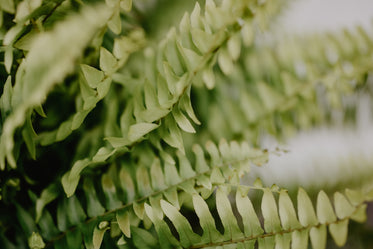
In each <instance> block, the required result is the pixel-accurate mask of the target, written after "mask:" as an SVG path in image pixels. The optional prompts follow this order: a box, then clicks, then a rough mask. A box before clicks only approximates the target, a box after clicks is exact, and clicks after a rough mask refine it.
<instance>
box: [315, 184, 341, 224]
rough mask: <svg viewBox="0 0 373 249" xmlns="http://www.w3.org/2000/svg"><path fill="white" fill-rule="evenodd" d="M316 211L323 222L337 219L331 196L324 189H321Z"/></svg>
mask: <svg viewBox="0 0 373 249" xmlns="http://www.w3.org/2000/svg"><path fill="white" fill-rule="evenodd" d="M316 212H317V217H318V220H319V221H320V223H321V224H328V223H333V222H335V221H336V220H337V217H336V216H335V213H334V210H333V207H332V204H331V203H330V200H329V197H328V196H327V195H326V194H325V192H324V191H320V192H319V194H318V196H317V205H316Z"/></svg>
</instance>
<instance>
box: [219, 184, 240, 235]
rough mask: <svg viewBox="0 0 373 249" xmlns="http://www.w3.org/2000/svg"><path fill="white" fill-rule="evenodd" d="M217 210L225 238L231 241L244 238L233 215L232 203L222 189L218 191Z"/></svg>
mask: <svg viewBox="0 0 373 249" xmlns="http://www.w3.org/2000/svg"><path fill="white" fill-rule="evenodd" d="M216 208H217V210H218V214H219V217H220V219H221V222H222V224H223V227H224V238H226V239H229V240H236V239H240V238H243V237H244V235H243V234H242V232H241V230H240V228H239V227H238V224H237V219H236V217H235V215H234V214H233V211H232V207H231V204H230V201H229V199H228V197H227V195H226V193H225V192H224V191H223V190H222V189H221V188H218V189H217V190H216Z"/></svg>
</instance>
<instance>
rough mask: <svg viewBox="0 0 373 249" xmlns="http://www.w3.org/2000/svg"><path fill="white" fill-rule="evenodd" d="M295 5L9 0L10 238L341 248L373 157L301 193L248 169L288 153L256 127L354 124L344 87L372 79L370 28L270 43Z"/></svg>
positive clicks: (5, 90)
mask: <svg viewBox="0 0 373 249" xmlns="http://www.w3.org/2000/svg"><path fill="white" fill-rule="evenodd" d="M286 6H287V2H285V1H255V0H250V1H247V0H221V1H214V0H206V1H185V2H183V3H181V2H175V3H174V2H173V1H168V0H162V1H143V0H139V1H135V2H133V3H132V1H131V0H107V1H105V2H104V3H98V2H97V1H94V2H90V1H74V0H66V1H55V0H53V1H52V0H51V1H49V0H48V1H29V0H24V1H6V0H5V1H2V2H1V3H0V13H1V14H2V15H1V16H2V20H3V22H2V23H1V26H0V30H1V32H0V33H1V36H0V37H1V39H2V44H3V46H2V48H1V49H0V51H1V53H2V54H3V57H2V58H3V66H2V69H1V71H0V73H1V75H2V82H4V83H3V84H2V86H3V87H2V93H1V97H0V110H1V122H0V127H1V141H0V169H1V172H0V198H1V199H0V201H1V206H0V210H1V212H0V217H1V222H0V247H1V248H10V249H12V248H32V249H37V248H38V249H39V248H56V249H57V248H94V249H98V248H268V249H269V248H290V247H291V248H308V247H309V246H311V247H312V248H326V246H327V240H328V237H330V238H332V239H333V240H334V242H335V244H336V245H337V246H343V245H344V244H345V243H346V241H347V235H348V227H349V223H350V221H356V222H360V223H361V222H364V221H365V220H366V218H367V216H366V209H367V205H368V202H371V201H372V200H373V192H372V191H373V186H372V184H371V177H372V174H371V173H370V172H366V177H364V179H363V180H361V181H359V182H356V181H355V179H356V178H354V177H351V179H349V178H348V176H346V177H344V178H343V179H342V178H341V179H340V181H339V182H340V184H339V185H338V186H341V187H339V188H338V189H333V190H330V189H328V186H325V187H323V188H318V189H315V190H314V189H304V186H294V187H295V189H296V191H295V193H293V192H292V191H293V189H285V188H281V186H280V187H279V186H277V185H276V184H273V185H272V186H263V184H262V182H261V180H260V178H258V179H257V180H255V181H253V182H248V183H247V182H246V183H244V182H243V181H242V180H241V179H242V177H243V176H250V173H251V167H252V165H255V166H261V165H263V164H265V163H266V162H267V161H268V155H269V154H280V156H281V154H282V152H284V151H281V150H280V149H277V150H275V151H268V150H266V149H257V148H255V147H260V139H261V137H262V135H263V134H272V135H274V136H276V137H277V138H278V139H286V138H288V137H290V136H292V135H294V134H296V133H297V132H298V131H301V130H305V129H308V128H311V127H315V126H317V125H319V124H333V123H335V120H334V118H333V115H334V113H335V112H336V111H339V112H341V111H342V112H344V113H345V114H344V115H345V116H344V117H343V120H344V121H345V122H355V115H354V110H355V108H356V106H355V103H348V104H346V103H345V102H344V100H345V99H346V98H347V97H349V96H353V95H357V94H359V93H360V92H362V91H364V92H368V93H369V91H370V90H369V81H368V80H367V78H368V75H370V73H371V71H372V65H371V63H370V60H371V57H372V50H371V47H372V46H371V45H372V38H371V36H370V34H369V32H367V31H366V30H364V29H362V28H359V27H358V28H356V29H355V30H353V31H347V30H344V31H342V32H340V33H335V34H320V35H317V36H316V35H314V36H311V35H310V36H308V37H303V38H301V37H294V38H291V39H288V40H285V41H276V42H274V43H273V44H272V43H270V44H268V43H260V36H261V33H262V32H267V31H268V30H269V31H270V23H271V21H273V20H274V19H275V18H276V16H277V15H278V13H280V12H281V10H282V9H284V8H286ZM167 7H175V9H172V11H168V12H174V13H168V12H167V17H169V18H170V19H171V17H172V18H174V19H172V21H170V20H168V22H167V25H165V24H164V22H163V21H162V19H163V18H165V17H163V16H162V15H163V13H164V12H163V11H162V12H161V11H154V10H164V9H166V8H167ZM153 8H154V9H153ZM186 10H187V11H186ZM174 24H175V25H174ZM258 36H259V37H258ZM201 144H205V146H201ZM351 167H353V166H351ZM367 169H369V168H367ZM367 171H368V170H367ZM337 181H338V180H337ZM342 181H344V182H342ZM302 187H303V188H302ZM327 231H329V234H330V236H328V232H327ZM309 242H310V243H309ZM308 244H310V245H308Z"/></svg>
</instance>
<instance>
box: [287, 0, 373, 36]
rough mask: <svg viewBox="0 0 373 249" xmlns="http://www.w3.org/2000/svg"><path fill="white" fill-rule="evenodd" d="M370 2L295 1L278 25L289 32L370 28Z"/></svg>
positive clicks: (372, 14) (372, 18) (372, 12)
mask: <svg viewBox="0 0 373 249" xmlns="http://www.w3.org/2000/svg"><path fill="white" fill-rule="evenodd" d="M372 21H373V1H372V0H295V1H294V3H292V4H291V5H290V8H289V9H288V10H287V11H286V12H285V13H284V16H283V18H282V20H281V25H282V26H283V27H284V28H285V29H286V30H287V31H290V32H297V33H304V32H314V31H321V30H335V29H339V28H341V27H347V28H352V27H354V26H355V25H357V24H360V25H362V26H363V27H365V28H370V29H372V30H373V28H372V24H373V22H372Z"/></svg>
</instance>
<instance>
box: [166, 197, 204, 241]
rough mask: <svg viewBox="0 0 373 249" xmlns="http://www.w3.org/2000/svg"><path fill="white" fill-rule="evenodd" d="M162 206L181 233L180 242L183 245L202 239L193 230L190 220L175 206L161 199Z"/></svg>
mask: <svg viewBox="0 0 373 249" xmlns="http://www.w3.org/2000/svg"><path fill="white" fill-rule="evenodd" d="M161 207H162V210H163V212H164V213H165V215H166V216H167V217H168V218H169V219H170V220H171V222H172V223H173V224H174V226H175V228H176V230H177V232H178V233H179V236H180V243H181V245H182V246H183V247H190V246H192V245H194V244H196V243H198V242H199V241H200V236H198V234H195V233H194V232H193V230H192V227H191V225H190V224H189V222H188V220H187V219H186V218H185V217H184V216H183V215H182V214H180V213H179V211H178V210H177V209H176V208H175V207H174V206H172V205H171V204H169V203H168V202H166V201H164V200H161Z"/></svg>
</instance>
